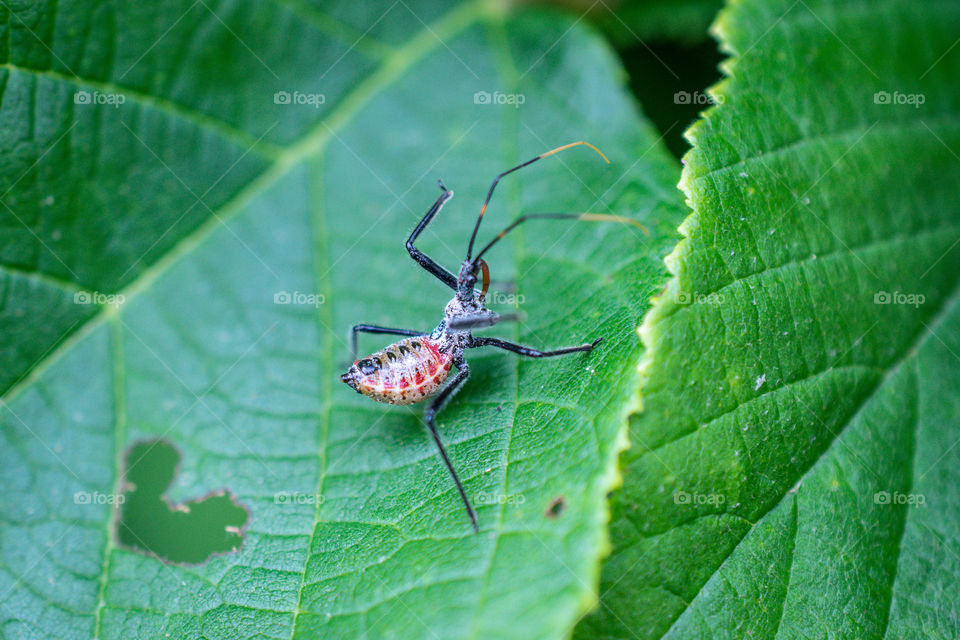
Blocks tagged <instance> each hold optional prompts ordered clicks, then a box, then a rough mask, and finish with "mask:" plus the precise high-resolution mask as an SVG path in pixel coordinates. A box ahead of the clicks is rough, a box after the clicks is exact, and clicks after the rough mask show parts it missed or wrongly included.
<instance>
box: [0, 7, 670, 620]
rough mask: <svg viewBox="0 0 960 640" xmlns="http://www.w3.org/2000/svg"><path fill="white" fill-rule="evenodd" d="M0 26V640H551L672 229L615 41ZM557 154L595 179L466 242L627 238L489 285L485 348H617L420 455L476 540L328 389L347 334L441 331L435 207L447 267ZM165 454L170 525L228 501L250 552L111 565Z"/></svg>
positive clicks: (514, 364) (487, 385)
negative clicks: (233, 503)
mask: <svg viewBox="0 0 960 640" xmlns="http://www.w3.org/2000/svg"><path fill="white" fill-rule="evenodd" d="M4 6H5V9H6V13H5V15H4V16H3V19H0V24H6V25H8V28H7V30H6V31H5V32H4V35H5V37H6V40H7V42H6V46H0V51H5V52H7V60H6V61H5V64H4V66H3V67H2V69H0V74H2V78H3V84H2V86H3V101H2V108H0V123H2V127H0V134H2V135H0V144H2V145H3V153H2V154H0V158H2V160H0V162H2V164H0V189H2V191H0V193H2V194H3V197H2V198H0V200H2V202H3V204H4V207H3V209H2V210H0V211H2V216H3V218H2V226H0V228H2V236H0V261H2V265H3V266H2V268H0V278H2V281H3V283H4V291H5V294H6V295H5V296H4V306H3V309H2V314H0V318H2V319H0V322H2V326H3V328H4V330H5V331H4V339H3V341H2V342H3V348H2V351H0V358H2V361H0V372H2V374H0V375H2V378H0V381H2V384H3V387H4V389H5V393H4V396H3V403H4V404H3V409H2V411H0V437H2V438H3V444H2V447H0V456H2V457H0V470H2V474H3V482H4V489H5V490H4V492H3V494H2V495H0V518H2V525H0V558H2V569H0V610H2V613H3V620H4V623H3V624H4V626H3V635H4V636H6V637H98V638H114V637H116V638H135V637H164V636H169V637H205V638H236V637H252V636H257V637H282V638H289V637H291V636H293V637H316V636H317V635H323V636H325V637H364V636H366V637H411V635H413V636H419V635H424V634H426V633H427V631H426V630H430V632H432V634H433V635H432V636H431V637H433V636H436V637H451V638H454V637H470V636H472V637H498V638H507V637H517V638H558V637H564V636H566V635H568V634H569V631H570V629H571V628H572V626H573V624H574V623H575V621H576V620H577V619H578V618H579V616H581V615H582V614H583V613H584V612H585V611H586V610H587V609H588V608H589V607H590V606H591V605H592V604H593V602H594V598H595V595H594V590H593V585H595V584H596V582H597V580H598V574H599V561H600V557H601V556H602V554H603V553H604V552H605V550H606V549H607V545H606V531H605V527H606V521H607V507H606V502H605V499H604V497H605V495H606V494H607V492H608V491H609V490H610V489H611V488H612V486H613V485H614V483H615V482H616V479H617V473H616V458H617V454H618V452H619V451H620V449H621V448H622V446H623V438H622V436H623V433H624V431H625V426H626V423H625V409H626V408H627V407H629V406H630V405H631V403H632V399H633V397H634V393H635V389H636V386H637V375H636V371H635V365H636V362H637V360H638V358H639V355H640V351H641V347H640V343H639V340H638V339H637V337H636V335H635V333H634V329H635V327H636V326H637V325H638V324H639V323H640V320H641V318H642V315H643V313H644V311H645V309H646V306H647V305H646V300H648V299H649V298H650V296H651V295H652V294H653V293H655V292H656V291H657V290H659V288H660V287H661V286H662V284H663V282H664V281H665V279H666V273H665V271H664V269H663V265H662V261H661V259H662V257H663V256H664V255H665V254H666V253H667V252H668V251H669V250H670V248H672V246H673V245H674V244H675V241H676V235H675V231H674V230H675V228H676V226H677V224H678V223H679V221H680V220H681V219H682V217H683V215H684V207H683V205H682V201H681V194H680V193H679V192H678V191H677V190H676V189H675V186H674V185H675V184H676V181H677V179H678V176H679V167H678V165H677V163H676V161H675V160H673V159H672V158H671V157H670V156H669V154H668V153H667V152H666V150H665V148H664V147H663V145H662V142H661V140H660V135H659V134H658V133H657V131H656V130H655V129H654V128H653V127H652V126H650V125H649V124H648V123H646V122H645V121H644V120H643V119H642V118H641V117H640V116H639V115H638V112H637V108H636V106H635V105H634V103H633V100H632V99H631V97H630V96H629V94H628V93H627V91H626V90H625V88H624V86H623V83H624V74H623V71H622V69H621V67H620V65H619V63H618V61H617V60H616V58H615V56H614V54H613V53H612V52H611V50H610V49H609V48H608V46H607V45H606V44H605V43H604V42H603V40H602V39H601V38H600V37H599V36H598V35H596V34H595V33H594V32H593V31H591V29H590V28H588V27H586V26H585V25H584V24H580V23H578V21H577V20H576V17H575V16H571V15H568V14H566V13H561V12H557V11H553V10H549V9H542V8H541V9H531V10H523V11H519V12H517V13H516V14H513V15H504V14H502V13H501V12H500V10H499V9H498V8H497V7H495V6H493V5H488V4H484V3H470V4H463V5H459V6H456V7H454V8H452V9H448V8H447V7H445V6H444V4H443V3H430V2H410V3H406V2H399V3H393V4H389V3H383V4H382V5H377V4H374V5H365V6H361V5H357V4H354V3H348V2H342V3H325V4H324V5H323V6H322V7H321V6H320V5H319V4H313V3H309V2H299V1H293V0H291V1H290V2H284V3H268V2H246V3H230V2H224V3H209V2H205V1H204V0H200V1H199V2H193V3H190V2H175V1H169V2H162V3H147V4H136V3H135V4H119V5H117V4H111V3H101V2H93V1H88V2H74V3H53V2H37V3H19V4H12V5H4ZM371 16H373V17H371ZM578 139H587V140H590V141H591V142H593V143H594V144H597V145H598V146H600V147H601V148H602V149H604V151H606V152H607V154H608V155H609V156H610V158H611V160H612V164H611V165H609V166H607V165H605V164H603V163H602V162H601V161H600V160H599V159H598V158H596V157H595V156H593V154H591V153H590V152H588V151H586V150H583V149H581V150H579V151H572V152H568V153H566V154H564V155H562V156H557V157H555V158H551V159H550V161H545V162H543V163H538V164H537V165H535V167H531V168H530V169H529V170H527V171H525V172H522V173H521V174H518V175H516V176H511V178H510V179H509V180H507V181H505V182H504V184H503V185H502V186H501V187H500V189H499V191H498V194H497V197H496V198H495V200H494V203H493V205H492V206H491V208H490V211H489V214H488V217H487V220H486V222H485V228H484V231H483V236H484V237H488V236H489V235H492V234H493V233H494V232H495V231H496V230H497V229H498V228H499V227H500V226H502V225H504V224H505V223H506V222H507V221H508V220H509V219H510V218H511V217H513V216H515V215H518V214H519V213H520V212H523V211H531V210H545V209H546V210H570V211H585V210H589V211H601V212H612V213H617V214H623V215H630V216H634V217H636V218H637V219H639V220H642V221H643V222H644V223H645V224H646V225H647V226H648V227H649V228H650V229H651V236H650V238H646V237H644V236H642V235H640V234H639V233H637V232H635V231H636V230H634V229H632V228H629V229H628V228H624V227H613V226H610V225H597V224H580V225H563V224H561V223H557V222H544V223H542V225H541V226H538V227H533V226H531V227H529V228H526V229H522V230H521V231H519V232H518V233H516V234H515V235H513V236H512V238H511V241H510V242H509V243H505V244H503V245H501V246H499V247H498V249H497V250H496V251H495V252H493V253H491V254H490V262H491V265H492V268H493V271H494V277H495V278H496V279H498V280H501V281H503V280H505V281H509V282H512V283H513V287H514V288H515V295H514V296H513V297H509V296H503V297H501V298H499V299H500V300H501V301H502V304H501V305H500V308H501V309H503V310H507V311H508V310H510V309H511V307H513V308H519V309H520V310H521V311H523V312H524V313H525V314H526V320H525V321H524V322H523V323H522V324H521V325H520V326H519V327H513V328H509V327H506V328H503V329H501V335H505V336H507V337H510V338H513V339H516V340H518V341H522V342H525V343H530V344H533V345H536V346H542V347H557V346H563V345H568V344H578V343H581V342H582V341H584V340H586V339H592V338H594V337H596V336H599V335H603V336H605V337H606V342H605V343H604V345H603V347H602V348H601V349H598V350H597V351H596V352H594V353H592V354H590V355H583V356H573V357H569V358H563V359H558V360H554V361H534V362H520V361H518V359H517V358H516V357H514V356H512V355H509V354H500V353H486V354H482V353H478V354H476V357H475V358H474V359H472V360H471V364H472V365H473V367H472V368H473V371H474V378H473V379H472V380H471V382H470V384H469V385H468V386H467V387H466V388H465V390H464V391H463V392H462V393H461V394H460V395H459V396H458V397H457V398H456V400H455V401H454V402H453V403H452V405H451V406H450V408H449V409H448V410H447V411H445V412H444V413H443V414H442V416H441V423H442V432H443V434H444V437H445V439H446V441H447V442H448V446H449V449H450V452H451V455H452V457H453V459H454V461H455V463H456V465H457V467H458V470H459V472H460V475H461V477H462V478H463V479H464V482H465V485H466V488H467V491H468V492H469V493H470V494H471V496H472V497H473V499H474V501H475V503H476V504H477V506H478V512H479V516H480V525H481V529H482V532H481V534H480V535H472V533H471V531H470V528H469V523H468V521H467V520H466V516H465V514H464V512H463V509H462V505H461V504H460V502H459V498H458V496H457V495H456V492H455V490H454V488H453V486H452V484H451V482H450V480H449V478H448V476H447V473H446V470H445V469H444V467H443V465H442V463H440V461H439V458H438V456H437V454H436V452H435V450H434V448H433V446H432V445H431V443H430V441H429V439H428V438H427V437H426V435H425V432H424V430H423V427H422V423H421V420H420V413H419V411H420V410H419V409H416V408H415V409H410V410H407V409H398V408H390V407H385V406H381V405H376V404H373V403H371V402H370V401H369V400H367V399H365V398H362V397H360V396H357V395H356V394H354V393H353V392H352V391H351V390H350V389H348V388H347V387H346V386H345V385H342V384H341V383H340V382H339V380H337V376H338V374H339V373H340V371H341V370H342V367H343V366H344V365H345V361H346V360H347V359H348V354H347V349H346V344H345V336H346V332H347V329H348V327H349V326H350V325H351V324H352V323H355V322H372V323H378V324H386V325H394V326H396V325H400V326H409V327H413V328H420V329H424V330H429V329H430V328H431V327H432V326H433V325H434V324H435V323H436V322H437V321H438V319H439V313H440V311H441V309H442V305H443V304H444V303H445V302H446V300H447V299H448V298H449V296H450V292H449V291H446V290H444V288H443V287H442V286H440V285H439V283H437V282H436V281H434V280H432V279H431V278H430V277H429V276H428V275H426V274H425V273H423V272H422V271H420V270H419V269H418V268H417V266H416V265H415V264H414V263H413V262H412V261H410V260H409V258H408V257H407V255H406V254H405V251H404V249H403V240H404V238H405V236H406V234H407V233H408V232H409V230H410V229H411V228H412V226H413V225H414V224H415V223H416V221H417V220H418V218H419V217H420V216H421V215H422V214H423V213H424V212H425V210H426V209H427V207H428V206H429V205H430V203H432V201H433V200H434V199H435V197H436V195H437V188H436V179H437V178H439V177H442V178H443V179H444V180H445V181H446V183H447V184H448V185H449V186H450V187H452V188H454V189H455V190H456V192H457V197H456V198H455V199H454V200H453V201H452V202H450V203H449V204H448V205H447V208H446V209H445V210H444V212H443V214H442V215H441V216H440V218H439V219H438V220H437V222H436V223H435V224H434V225H433V226H432V227H431V229H430V230H429V232H428V233H426V234H425V235H424V238H423V241H422V243H421V246H422V248H423V249H424V250H426V251H427V252H428V253H430V254H432V255H433V256H434V257H435V258H437V259H438V260H440V261H441V262H442V263H444V264H446V265H448V266H450V267H455V266H456V265H457V264H458V262H459V261H460V260H461V259H462V258H463V254H464V245H465V242H466V239H467V236H468V233H469V228H470V225H471V223H472V221H473V220H474V217H475V215H476V212H477V210H478V205H479V203H480V201H481V200H482V197H483V195H484V193H485V192H486V189H487V188H488V186H489V183H490V180H491V179H492V178H493V176H494V175H496V173H497V172H499V171H501V170H503V169H505V168H507V167H509V166H512V165H513V164H516V163H517V162H519V161H522V160H525V159H527V158H529V157H531V156H533V155H536V154H537V153H540V152H542V151H544V150H546V149H549V148H551V147H553V146H556V145H558V144H562V143H566V142H570V141H573V140H578ZM503 289H504V291H505V292H508V293H509V292H510V291H512V290H513V289H511V288H510V287H504V288H503ZM284 302H289V303H288V304H282V303H284ZM382 344H383V342H382V341H376V340H372V339H366V340H365V341H364V348H365V349H369V350H372V349H374V348H377V347H379V346H382ZM153 438H164V439H166V440H167V441H169V442H170V443H171V444H172V445H173V447H175V449H176V451H177V452H178V453H179V454H180V467H179V469H178V473H177V475H176V477H175V479H174V481H173V484H172V485H171V488H170V490H169V491H168V492H167V494H166V498H167V499H168V500H170V501H171V503H184V502H185V501H188V500H191V499H194V498H196V497H198V496H202V495H206V494H208V493H209V492H212V491H217V490H221V489H226V490H228V491H229V492H230V493H231V494H232V495H233V496H235V498H236V499H237V500H238V501H239V502H240V503H241V504H243V505H244V506H245V507H246V508H247V509H249V511H250V520H249V523H248V525H247V528H246V531H245V538H244V543H243V547H242V549H241V550H240V551H239V552H237V553H233V554H226V555H220V556H215V557H214V558H212V559H211V560H210V561H209V562H206V563H205V564H201V565H194V566H190V565H186V566H184V565H171V564H167V563H163V562H161V561H160V560H158V559H157V558H154V557H149V556H146V555H142V554H140V553H138V552H135V551H133V550H129V549H126V548H121V547H118V546H117V543H116V541H115V540H114V539H113V538H112V536H111V535H110V534H111V528H112V520H113V509H112V504H111V503H112V501H115V500H116V495H117V494H118V492H120V491H122V490H123V487H122V484H121V478H120V469H121V468H122V461H123V459H124V456H125V453H126V451H127V450H128V447H129V446H130V445H131V444H133V443H136V442H140V441H143V440H148V439H153ZM291 496H292V498H291ZM281 497H282V499H281ZM558 499H559V500H562V504H563V505H564V506H563V508H562V509H559V510H556V509H554V510H551V506H552V505H556V504H558V502H557V501H558ZM183 535H191V532H189V531H187V532H184V534H183Z"/></svg>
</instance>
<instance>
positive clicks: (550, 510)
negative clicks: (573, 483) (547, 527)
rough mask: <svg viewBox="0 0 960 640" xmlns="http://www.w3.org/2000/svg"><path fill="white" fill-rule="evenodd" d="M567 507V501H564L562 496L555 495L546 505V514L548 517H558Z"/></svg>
mask: <svg viewBox="0 0 960 640" xmlns="http://www.w3.org/2000/svg"><path fill="white" fill-rule="evenodd" d="M566 508H567V503H566V501H564V499H563V496H557V497H556V498H554V499H553V501H552V502H551V503H550V505H549V506H548V507H547V512H546V514H545V515H546V516H547V517H548V518H554V519H556V518H559V517H560V514H562V513H563V510H564V509H566Z"/></svg>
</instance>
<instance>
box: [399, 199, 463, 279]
mask: <svg viewBox="0 0 960 640" xmlns="http://www.w3.org/2000/svg"><path fill="white" fill-rule="evenodd" d="M439 184H440V188H441V189H443V193H441V194H440V197H439V198H437V201H436V202H434V203H433V206H432V207H430V210H429V211H427V215H425V216H423V219H422V220H420V222H419V223H418V224H417V226H416V228H415V229H414V230H413V233H411V234H410V237H409V238H407V245H406V246H407V251H408V252H409V253H410V257H411V258H413V259H414V260H415V261H416V262H417V264H419V265H420V266H421V267H423V268H424V269H426V270H427V271H429V272H430V273H432V274H433V275H434V276H435V277H436V278H437V279H438V280H440V282H442V283H443V284H445V285H447V286H448V287H450V288H451V289H454V290H456V288H457V278H456V276H454V275H453V274H452V273H450V272H449V271H447V270H446V269H444V268H443V267H441V266H440V265H438V264H437V263H436V262H434V261H433V260H432V259H431V258H430V257H429V256H427V254H425V253H424V252H422V251H420V249H417V248H416V247H415V246H413V241H414V240H416V239H417V236H419V235H420V234H421V233H422V232H423V230H424V229H426V228H427V225H428V224H430V221H431V220H433V218H434V216H436V215H437V213H439V211H440V209H442V208H443V205H444V203H446V201H447V200H449V199H450V198H452V197H453V191H451V190H450V189H447V188H446V187H445V186H443V183H442V182H440V183H439Z"/></svg>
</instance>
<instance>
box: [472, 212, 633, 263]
mask: <svg viewBox="0 0 960 640" xmlns="http://www.w3.org/2000/svg"><path fill="white" fill-rule="evenodd" d="M536 218H558V219H567V220H587V221H590V222H620V223H623V224H632V225H633V226H635V227H639V228H640V229H642V230H643V232H644V233H645V234H647V235H648V236H649V235H650V232H649V231H647V228H646V227H645V226H643V225H642V224H640V223H639V222H637V221H636V220H634V219H633V218H628V217H626V216H615V215H610V214H607V213H528V214H525V215H522V216H520V217H519V218H517V219H516V220H514V221H513V222H511V223H510V224H508V225H507V226H506V227H505V228H504V229H503V231H501V232H500V233H498V234H497V235H496V236H495V237H494V238H493V240H491V241H490V242H488V243H487V246H485V247H484V248H483V249H481V250H480V253H478V254H477V257H476V258H474V263H476V262H478V261H479V262H483V261H482V260H480V258H482V257H483V254H485V253H486V252H487V251H488V250H489V249H490V247H492V246H493V245H495V244H497V242H498V241H499V240H501V239H502V238H503V237H504V236H505V235H507V234H508V233H510V231H512V230H513V229H515V228H517V227H518V226H520V225H521V224H522V223H524V222H526V221H527V220H532V219H536Z"/></svg>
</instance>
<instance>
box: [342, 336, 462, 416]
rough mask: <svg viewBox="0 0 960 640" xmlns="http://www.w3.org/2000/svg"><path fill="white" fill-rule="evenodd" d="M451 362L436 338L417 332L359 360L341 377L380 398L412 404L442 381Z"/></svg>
mask: <svg viewBox="0 0 960 640" xmlns="http://www.w3.org/2000/svg"><path fill="white" fill-rule="evenodd" d="M452 364H453V358H452V357H451V356H450V355H449V354H447V353H444V352H443V351H441V350H440V347H439V345H438V344H437V343H436V342H434V341H433V340H431V339H430V338H429V337H428V336H415V337H413V338H405V339H403V340H401V341H399V342H395V343H394V344H392V345H390V346H389V347H386V348H385V349H383V350H381V351H377V352H376V353H374V354H372V355H369V356H367V357H366V358H361V359H360V360H357V361H356V362H354V363H353V366H351V367H350V369H349V370H348V371H347V372H346V373H345V374H343V375H342V376H340V379H341V380H343V381H344V382H346V383H347V384H348V385H350V386H351V387H352V388H353V389H355V390H356V391H357V393H362V394H363V395H365V396H367V397H369V398H373V399H374V400H376V401H377V402H386V403H389V404H413V403H415V402H420V401H421V400H423V399H424V398H426V397H427V396H429V395H430V394H432V393H433V392H434V391H436V390H437V389H438V388H439V387H440V386H441V385H442V384H443V381H444V380H446V379H447V375H449V373H450V367H451V365H452Z"/></svg>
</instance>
